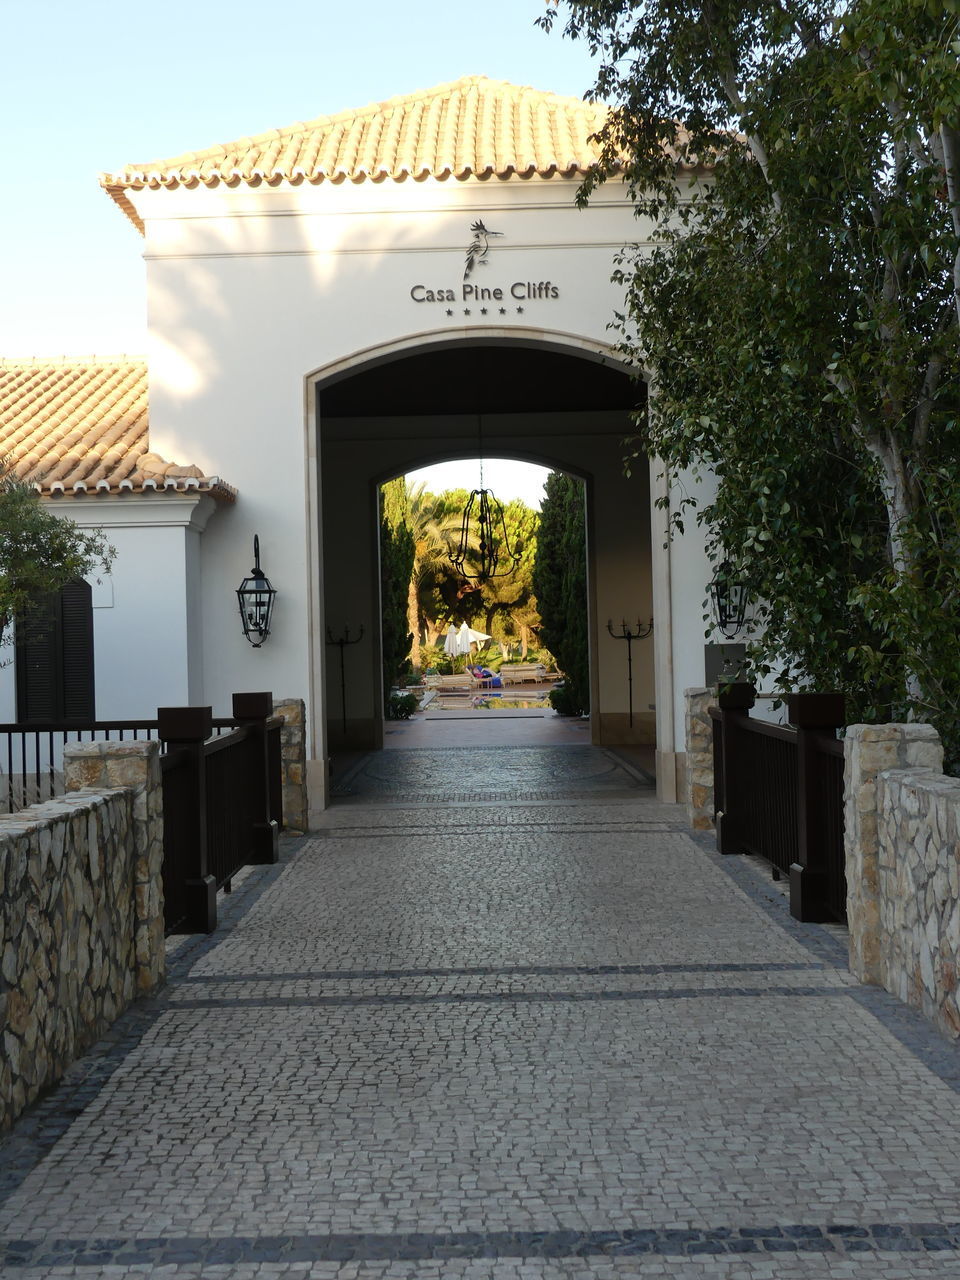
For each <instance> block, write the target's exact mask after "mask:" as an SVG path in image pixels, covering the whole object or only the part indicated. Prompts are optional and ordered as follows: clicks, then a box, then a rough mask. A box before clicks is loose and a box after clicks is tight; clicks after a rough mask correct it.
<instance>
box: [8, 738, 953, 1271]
mask: <svg viewBox="0 0 960 1280" xmlns="http://www.w3.org/2000/svg"><path fill="white" fill-rule="evenodd" d="M516 750H517V751H518V752H521V754H517V755H513V756H511V754H510V750H509V749H507V750H504V749H501V750H496V749H481V750H476V749H474V750H470V749H465V750H461V751H445V752H444V753H442V755H438V754H437V753H435V752H425V753H421V752H419V751H412V752H405V753H403V756H404V758H403V759H399V758H398V757H399V755H400V753H396V756H395V757H394V758H391V753H384V754H382V755H380V756H378V757H374V758H373V759H372V760H371V761H369V762H368V764H367V766H366V767H365V768H364V769H363V770H361V771H358V772H356V773H355V775H354V777H353V778H352V779H348V780H347V781H346V782H345V784H344V787H343V790H344V792H345V793H346V798H345V800H344V802H342V803H340V804H338V805H336V806H335V807H334V808H333V809H331V810H330V811H329V813H328V814H327V815H326V818H325V824H324V828H323V830H322V831H320V832H318V833H316V835H315V836H314V837H311V838H309V839H306V840H303V841H300V842H299V843H297V844H290V845H287V846H286V849H285V856H284V861H283V863H282V865H281V866H280V867H276V868H258V869H256V870H254V871H251V872H250V873H249V874H248V875H247V876H246V878H245V879H244V881H243V883H242V885H241V886H240V888H239V889H238V890H237V891H236V892H235V894H234V896H233V899H232V900H230V901H229V902H228V905H227V908H226V911H225V913H224V915H225V919H224V922H223V924H222V925H221V928H220V930H219V931H218V933H217V934H216V935H214V937H213V938H211V939H190V940H186V941H180V942H178V943H177V944H176V945H175V946H174V948H173V950H172V953H171V981H170V983H169V985H168V987H167V988H166V989H165V991H164V992H163V994H162V996H161V998H159V999H157V1000H155V1001H152V1002H149V1003H144V1004H141V1005H139V1006H137V1008H136V1009H134V1010H132V1011H131V1012H130V1013H129V1014H128V1015H127V1016H126V1017H125V1018H124V1019H122V1020H121V1023H120V1024H118V1026H117V1028H115V1030H114V1033H113V1034H112V1035H111V1036H110V1037H109V1038H108V1040H106V1041H104V1042H103V1043H102V1044H101V1045H100V1046H98V1048H97V1050H96V1051H95V1052H94V1053H93V1054H91V1055H90V1056H88V1057H87V1058H85V1059H84V1060H83V1061H82V1062H81V1063H78V1064H77V1065H76V1067H75V1068H74V1069H73V1070H72V1071H71V1074H70V1079H69V1080H68V1081H67V1082H66V1083H65V1085H64V1087H62V1088H61V1089H60V1090H58V1091H57V1092H56V1093H55V1094H54V1095H52V1096H51V1097H50V1098H49V1099H47V1100H46V1101H45V1102H44V1103H43V1104H42V1105H41V1106H39V1107H38V1108H36V1109H35V1110H34V1111H33V1112H32V1113H31V1114H30V1115H29V1116H28V1117H27V1118H26V1119H25V1120H24V1121H23V1122H22V1123H21V1125H20V1126H19V1127H18V1129H17V1130H16V1131H15V1134H14V1136H13V1137H12V1138H11V1139H9V1140H8V1141H7V1142H6V1143H4V1144H3V1145H2V1146H0V1161H2V1169H3V1172H2V1174H0V1274H2V1275H3V1276H5V1277H6V1276H10V1277H17V1280H39V1278H40V1277H52V1276H83V1277H88V1278H89V1277H93V1276H106V1277H113V1276H118V1277H119V1276H131V1275H143V1274H148V1275H163V1276H171V1277H194V1276H197V1277H203V1278H204V1280H206V1278H207V1277H214V1276H220V1277H237V1278H238V1280H246V1278H247V1277H254V1276H256V1277H267V1276H270V1277H274V1276H276V1277H279V1276H301V1277H302V1276H310V1277H318V1278H320V1280H327V1278H328V1277H329V1278H331V1280H332V1278H333V1277H337V1278H338V1280H354V1278H358V1280H359V1278H367V1277H371V1278H372V1277H377V1278H380V1277H383V1278H385V1280H393V1278H398V1280H399V1278H400V1277H403V1278H407V1277H410V1278H412V1277H421V1276H423V1277H433V1278H437V1280H439V1278H443V1277H448V1276H449V1277H462V1278H463V1280H489V1278H494V1280H507V1278H510V1280H559V1278H560V1277H564V1278H567V1277H569V1278H574V1277H591V1278H593V1277H620V1276H639V1277H678V1278H682V1280H688V1278H689V1280H701V1278H703V1280H706V1277H713V1278H716V1280H741V1278H742V1280H760V1278H761V1277H762V1278H766V1277H771V1278H773V1277H778V1278H779V1277H782V1278H783V1280H793V1278H796V1280H820V1278H825V1280H840V1278H841V1277H844V1278H847V1277H849V1278H851V1280H859V1278H861V1277H863V1278H864V1280H866V1278H867V1277H869V1278H870V1280H898V1278H899V1280H912V1278H913V1277H925V1276H939V1277H958V1276H960V1190H958V1189H960V1106H958V1096H957V1095H958V1090H960V1071H958V1061H957V1054H956V1051H955V1049H954V1048H953V1047H951V1046H948V1045H947V1044H946V1043H945V1042H944V1041H942V1040H941V1039H940V1038H939V1037H938V1036H937V1035H936V1033H934V1032H933V1031H932V1030H930V1029H928V1028H927V1027H926V1025H925V1024H923V1023H922V1022H920V1021H919V1020H918V1019H917V1018H915V1017H914V1015H913V1014H911V1013H910V1012H908V1011H907V1010H905V1009H903V1008H902V1007H901V1006H899V1005H897V1004H896V1002H894V1001H893V1000H892V999H891V998H889V997H887V996H886V995H885V994H884V993H882V992H878V991H873V990H867V989H864V988H860V987H858V986H856V985H855V984H854V983H853V982H852V980H851V979H850V977H849V976H848V975H847V973H846V969H845V964H844V947H843V939H842V935H841V931H840V930H837V929H826V928H819V927H817V926H801V925H798V924H796V923H795V922H793V921H791V920H790V918H789V916H788V915H787V914H786V911H785V907H784V902H783V898H782V896H781V894H780V892H779V891H778V889H777V887H776V886H774V885H773V884H771V882H770V881H769V879H768V878H767V877H766V875H765V874H763V872H762V871H761V870H759V869H758V868H757V867H755V866H754V865H752V864H751V863H749V862H746V861H744V860H740V859H724V860H721V859H719V858H718V857H717V856H716V855H714V854H713V853H712V852H711V851H710V848H709V845H708V844H707V843H696V842H694V840H693V839H691V838H690V836H689V835H688V834H687V833H686V831H685V829H684V827H683V825H682V821H681V818H680V814H679V812H678V811H677V810H676V809H674V808H672V807H668V806H663V805H659V804H657V802H656V801H655V800H653V799H652V796H651V793H650V791H649V788H645V787H644V786H642V785H640V784H639V783H638V780H637V778H636V777H635V776H632V775H631V774H630V773H628V772H627V771H625V770H624V768H622V767H621V766H620V765H619V763H618V762H617V761H616V760H614V758H613V757H611V756H608V755H607V754H605V753H603V752H600V751H596V750H593V749H591V748H586V747H578V746H574V747H566V748H554V749H542V750H541V751H540V752H539V753H538V752H537V751H535V750H533V749H527V748H523V749H520V748H517V749H516ZM467 781H468V782H469V785H466V783H467ZM411 795H421V796H424V797H428V800H425V801H424V802H422V803H411V802H410V796H411ZM491 796H496V797H498V798H497V799H495V800H493V799H490V798H489V797H491ZM548 796H549V797H552V798H551V799H549V800H546V799H545V798H544V797H548ZM556 797H560V798H559V799H558V798H556Z"/></svg>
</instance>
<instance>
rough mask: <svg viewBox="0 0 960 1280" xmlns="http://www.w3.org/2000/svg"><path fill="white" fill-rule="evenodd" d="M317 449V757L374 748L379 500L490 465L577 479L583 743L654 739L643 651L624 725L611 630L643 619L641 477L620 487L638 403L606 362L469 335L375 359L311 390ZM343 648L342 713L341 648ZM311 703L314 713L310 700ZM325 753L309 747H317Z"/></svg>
mask: <svg viewBox="0 0 960 1280" xmlns="http://www.w3.org/2000/svg"><path fill="white" fill-rule="evenodd" d="M310 394H311V396H312V397H315V399H314V400H313V402H312V404H311V410H312V413H313V415H314V419H313V423H312V424H311V425H312V432H313V439H312V443H314V444H315V448H316V469H315V476H316V479H315V486H316V488H315V500H316V510H315V513H314V515H315V522H316V529H317V535H316V536H317V541H316V548H315V554H316V568H317V573H316V581H317V584H318V585H317V600H316V608H315V615H314V616H315V617H316V634H315V635H314V637H313V642H314V650H315V653H314V658H315V661H314V670H315V672H316V680H317V682H318V684H319V686H320V688H321V689H322V691H323V705H324V706H325V707H326V708H327V715H326V726H325V731H326V735H327V737H326V747H325V749H324V750H323V755H324V756H326V754H327V751H328V750H336V749H338V748H341V747H347V748H349V749H354V750H356V749H361V750H370V749H377V748H379V747H380V746H381V745H382V740H383V737H382V735H383V722H382V707H381V699H380V652H379V625H378V622H379V597H378V574H377V521H376V491H377V486H378V485H379V483H380V482H382V481H383V480H385V479H388V478H390V477H391V476H394V475H397V474H401V473H403V472H405V471H409V470H413V469H414V468H416V467H418V466H425V465H427V464H429V463H433V462H439V461H444V460H448V459H455V458H469V457H475V456H476V454H477V447H478V433H479V432H481V431H482V440H483V449H484V452H485V453H486V455H487V456H490V457H494V456H495V457H507V458H516V459H519V460H523V461H529V462H536V463H539V464H541V465H543V466H546V467H550V468H556V469H559V470H564V471H568V472H570V473H572V474H574V475H579V476H581V477H582V478H583V479H584V481H585V486H586V497H587V512H586V520H587V554H588V570H589V578H590V589H589V599H588V628H589V637H590V650H591V693H592V699H591V701H592V723H591V736H592V740H593V741H594V742H595V743H598V744H606V745H613V744H622V743H630V742H653V741H654V740H655V710H654V705H653V704H654V663H653V645H652V643H646V644H645V645H642V646H641V647H640V648H639V649H635V650H634V655H633V656H634V670H633V677H634V685H633V724H632V725H631V724H630V723H629V708H628V700H627V693H628V690H627V670H626V653H625V646H624V645H623V644H622V643H621V642H618V641H617V640H616V639H614V638H612V637H611V636H610V635H609V634H608V632H607V626H606V624H607V620H608V618H613V619H615V620H617V621H619V620H620V619H621V618H628V619H631V620H635V619H636V618H638V617H640V618H643V619H646V618H649V617H650V616H651V614H652V611H653V609H652V597H653V584H652V571H651V548H650V541H651V539H650V494H649V482H648V477H647V474H646V469H645V468H641V469H639V471H638V470H636V469H635V471H634V475H633V476H632V477H631V478H627V477H626V476H625V474H624V468H623V454H624V448H623V440H624V437H626V436H628V435H629V434H630V433H631V430H632V423H631V419H630V411H631V410H632V409H633V408H635V407H636V406H637V405H638V404H640V405H642V404H643V403H644V398H645V387H644V385H643V384H642V383H638V382H636V381H634V380H632V379H631V378H630V377H629V376H628V375H627V374H626V373H625V372H624V371H623V369H622V368H621V367H619V366H618V365H617V363H616V362H615V360H613V359H612V357H611V356H610V355H609V354H607V353H603V352H599V351H597V349H596V347H595V346H593V347H589V346H587V345H586V344H584V343H583V342H582V341H580V340H577V339H571V338H568V337H566V336H564V335H555V336H549V337H544V336H542V335H541V336H539V337H536V338H534V337H531V338H529V339H524V338H516V337H510V338H507V337H502V338H499V339H492V338H490V337H489V336H486V335H485V336H484V338H483V339H471V338H468V337H464V338H462V339H460V340H451V339H450V338H449V337H448V336H446V337H445V339H444V340H434V341H431V340H430V339H429V338H425V339H421V340H420V341H419V342H417V343H416V344H411V345H409V346H407V347H400V348H397V349H393V350H390V351H387V352H370V353H367V355H366V358H363V357H357V358H356V359H355V360H354V361H351V363H350V364H349V365H348V366H347V367H341V368H338V369H335V370H327V371H320V372H319V373H318V374H316V375H314V377H313V378H312V379H311V385H310ZM361 627H362V628H363V636H364V638H363V640H362V641H361V642H360V643H359V644H357V645H355V646H351V647H350V649H349V650H348V651H345V655H344V656H345V662H344V673H345V681H344V689H343V695H344V697H345V708H346V709H345V714H344V713H342V707H341V696H342V691H341V683H340V664H339V657H340V654H339V650H338V648H337V647H336V645H333V646H331V645H330V644H328V643H327V641H328V640H333V641H336V640H337V639H338V638H340V637H341V636H343V635H344V633H345V632H346V630H347V629H348V628H349V630H350V633H351V636H354V637H355V636H357V635H358V634H359V631H360V628H361ZM314 705H317V702H316V701H315V702H314ZM318 745H319V744H318Z"/></svg>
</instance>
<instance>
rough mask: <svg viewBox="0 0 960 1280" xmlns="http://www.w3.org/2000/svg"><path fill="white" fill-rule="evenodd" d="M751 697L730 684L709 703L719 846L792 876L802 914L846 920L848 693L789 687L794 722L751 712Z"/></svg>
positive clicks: (793, 905) (794, 905)
mask: <svg viewBox="0 0 960 1280" xmlns="http://www.w3.org/2000/svg"><path fill="white" fill-rule="evenodd" d="M754 698H755V692H754V690H753V688H752V686H750V685H742V684H739V685H738V684H734V685H729V686H727V687H726V688H725V689H723V690H722V691H721V694H720V697H719V703H720V705H719V706H718V707H711V709H710V715H711V718H712V720H713V759H714V805H715V810H716V812H715V822H716V829H717V848H718V850H719V851H720V852H721V853H751V854H755V855H757V856H759V857H761V858H765V859H766V860H767V861H768V862H769V863H770V864H771V866H772V867H773V870H774V875H775V876H776V877H777V878H779V877H780V876H786V877H789V880H790V910H791V913H792V914H793V915H794V916H796V917H797V918H798V919H801V920H810V921H813V920H845V919H846V893H847V890H846V877H845V874H844V851H843V743H842V742H839V741H838V740H837V730H838V728H839V727H840V726H841V725H842V724H843V698H842V696H841V695H839V694H811V693H804V694H791V695H789V696H788V698H787V706H788V713H789V719H790V721H791V723H790V724H789V725H775V724H769V723H767V722H766V721H763V720H757V719H754V718H752V717H751V715H750V709H751V708H752V706H753V703H754Z"/></svg>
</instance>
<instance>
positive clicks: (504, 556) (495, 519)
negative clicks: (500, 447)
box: [450, 413, 520, 582]
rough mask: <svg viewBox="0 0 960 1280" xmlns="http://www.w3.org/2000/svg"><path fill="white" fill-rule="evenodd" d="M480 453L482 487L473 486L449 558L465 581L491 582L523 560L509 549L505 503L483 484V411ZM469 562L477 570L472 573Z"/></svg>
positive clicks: (517, 553) (480, 419)
mask: <svg viewBox="0 0 960 1280" xmlns="http://www.w3.org/2000/svg"><path fill="white" fill-rule="evenodd" d="M477 455H478V457H479V459H480V488H479V489H474V490H472V491H471V493H470V497H469V498H468V499H467V504H466V506H465V507H464V509H463V520H462V521H461V523H460V540H459V542H458V543H457V549H456V551H455V552H453V554H452V555H451V556H450V562H451V564H452V565H453V567H454V568H455V569H456V571H457V573H459V574H460V577H461V578H463V579H464V580H465V581H467V582H489V580H490V579H491V578H505V577H506V576H507V575H508V574H510V573H512V572H513V571H514V569H515V568H516V567H517V565H518V564H519V563H520V552H519V551H511V550H510V539H509V537H508V536H507V522H506V519H505V518H504V514H503V506H502V505H501V504H500V503H499V502H498V501H497V499H496V498H495V497H494V495H493V490H492V489H485V488H484V485H483V415H482V414H480V413H478V414H477ZM506 560H509V562H510V564H509V566H508V567H507V568H505V569H500V571H499V572H497V566H498V565H499V564H500V563H501V562H502V561H506ZM468 566H472V567H473V568H474V569H475V570H476V572H474V573H471V572H470V570H469V568H468Z"/></svg>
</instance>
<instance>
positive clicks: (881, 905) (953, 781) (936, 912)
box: [844, 724, 960, 1037]
mask: <svg viewBox="0 0 960 1280" xmlns="http://www.w3.org/2000/svg"><path fill="white" fill-rule="evenodd" d="M844 755H845V764H844V788H845V798H844V807H845V814H844V844H845V853H846V872H847V917H848V924H849V928H850V969H851V971H852V972H853V974H854V975H855V976H856V977H857V978H859V979H860V981H861V982H869V983H873V984H874V985H876V986H882V987H884V988H886V990H887V991H889V992H891V993H892V994H893V995H895V996H897V997H898V998H899V999H900V1000H902V1001H904V1003H905V1004H910V1005H913V1006H914V1007H915V1008H917V1009H920V1010H922V1011H923V1013H924V1014H926V1016H927V1017H929V1018H931V1019H933V1021H935V1022H936V1023H937V1025H938V1026H939V1027H940V1029H941V1030H942V1031H944V1032H945V1033H946V1034H947V1035H950V1036H951V1037H956V1036H958V1035H960V1003H958V998H957V978H958V974H957V969H958V965H960V779H957V778H950V777H947V776H946V775H945V774H944V773H942V772H941V770H942V767H943V748H942V746H941V744H940V739H939V737H938V735H937V733H936V730H935V729H934V728H933V726H932V725H929V724H886V725H862V724H857V725H850V726H849V727H848V729H847V733H846V738H845V741H844Z"/></svg>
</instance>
